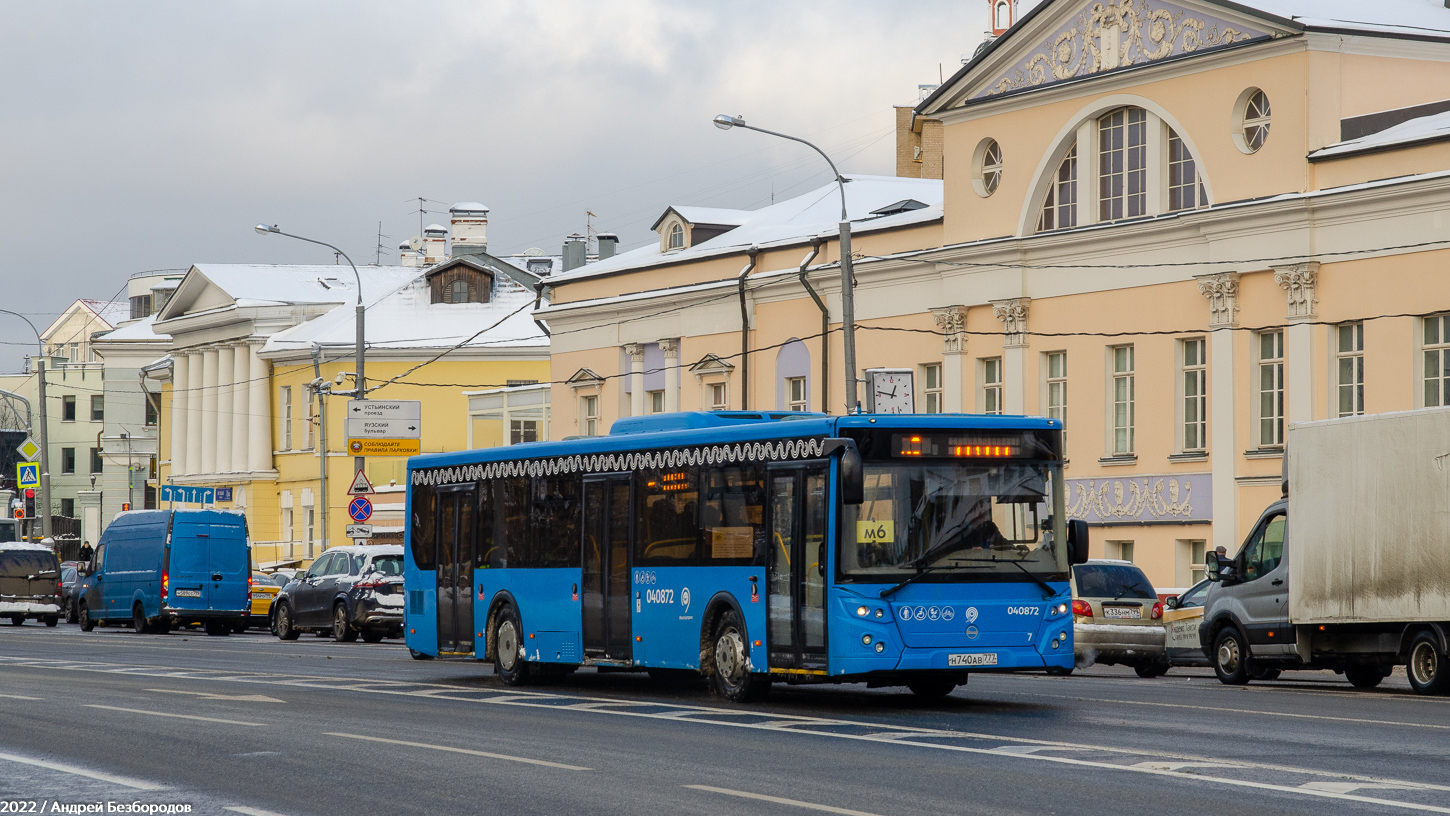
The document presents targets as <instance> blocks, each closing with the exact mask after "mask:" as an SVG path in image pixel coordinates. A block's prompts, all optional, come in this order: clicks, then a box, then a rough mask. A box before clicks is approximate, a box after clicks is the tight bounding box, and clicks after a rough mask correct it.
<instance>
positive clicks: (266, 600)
mask: <svg viewBox="0 0 1450 816" xmlns="http://www.w3.org/2000/svg"><path fill="white" fill-rule="evenodd" d="M281 591H282V587H281V586H279V585H278V584H275V583H273V582H272V576H271V575H268V574H267V573H265V572H254V573H252V589H251V592H252V615H251V619H250V621H249V622H248V625H249V626H266V625H268V624H269V623H270V622H271V619H272V601H273V600H275V599H276V598H277V593H279V592H281Z"/></svg>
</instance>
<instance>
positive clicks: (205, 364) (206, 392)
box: [201, 348, 217, 473]
mask: <svg viewBox="0 0 1450 816" xmlns="http://www.w3.org/2000/svg"><path fill="white" fill-rule="evenodd" d="M201 360H202V362H201V472H202V473H216V420H217V415H216V411H217V398H216V396H217V395H216V386H217V376H216V375H217V358H216V349H214V348H209V349H206V350H205V351H203V352H202V353H201Z"/></svg>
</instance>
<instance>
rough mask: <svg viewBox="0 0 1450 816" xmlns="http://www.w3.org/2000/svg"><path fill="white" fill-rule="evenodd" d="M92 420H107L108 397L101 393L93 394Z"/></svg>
mask: <svg viewBox="0 0 1450 816" xmlns="http://www.w3.org/2000/svg"><path fill="white" fill-rule="evenodd" d="M91 421H92V422H105V421H106V398H105V397H104V396H103V395H101V394H92V395H91Z"/></svg>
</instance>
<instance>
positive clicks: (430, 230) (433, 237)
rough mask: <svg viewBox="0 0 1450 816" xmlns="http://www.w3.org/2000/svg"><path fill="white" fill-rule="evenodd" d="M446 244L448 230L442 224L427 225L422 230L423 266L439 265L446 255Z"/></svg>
mask: <svg viewBox="0 0 1450 816" xmlns="http://www.w3.org/2000/svg"><path fill="white" fill-rule="evenodd" d="M447 243H448V228H447V227H445V226H443V225H442V224H429V225H428V226H427V227H424V228H423V265H424V266H432V265H433V264H436V263H440V262H442V261H443V259H444V258H447V257H448V254H447V253H446V252H445V251H444V247H445V245H446V244H447Z"/></svg>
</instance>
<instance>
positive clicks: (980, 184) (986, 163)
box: [972, 139, 1002, 198]
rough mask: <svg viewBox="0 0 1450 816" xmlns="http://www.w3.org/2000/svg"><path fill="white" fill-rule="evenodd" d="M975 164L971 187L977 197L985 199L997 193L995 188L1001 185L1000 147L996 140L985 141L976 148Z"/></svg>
mask: <svg viewBox="0 0 1450 816" xmlns="http://www.w3.org/2000/svg"><path fill="white" fill-rule="evenodd" d="M976 164H977V168H976V173H974V174H973V175H974V178H973V179H972V186H973V187H975V188H976V190H977V195H979V196H981V197H983V198H986V197H987V196H989V195H991V194H992V193H995V192H997V186H998V185H1000V184H1001V183H1002V146H1001V145H999V144H997V140H996V139H987V140H986V141H984V142H982V144H981V145H980V146H978V148H977V161H976Z"/></svg>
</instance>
